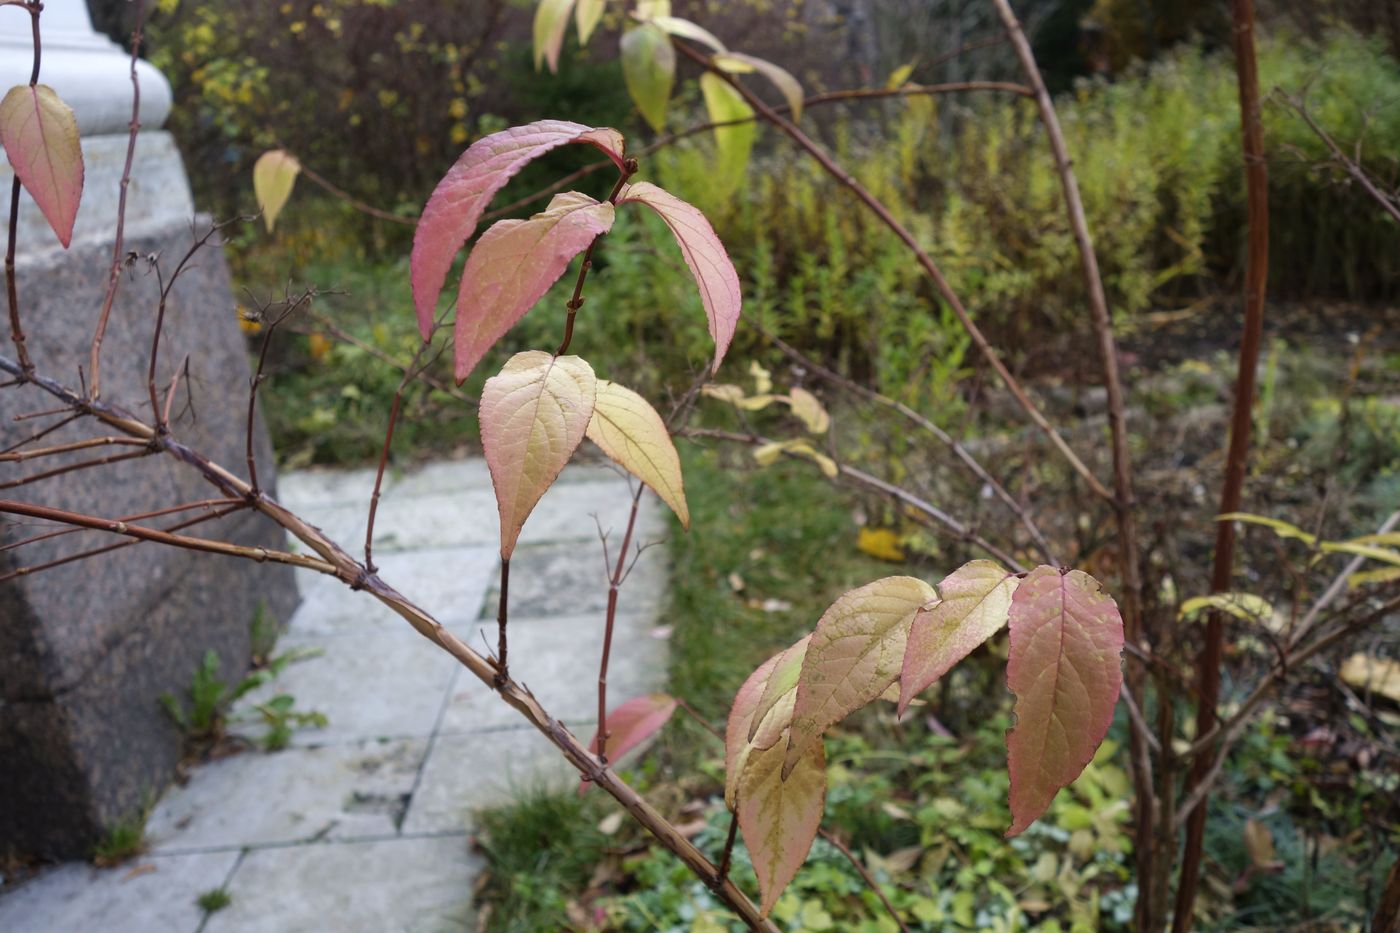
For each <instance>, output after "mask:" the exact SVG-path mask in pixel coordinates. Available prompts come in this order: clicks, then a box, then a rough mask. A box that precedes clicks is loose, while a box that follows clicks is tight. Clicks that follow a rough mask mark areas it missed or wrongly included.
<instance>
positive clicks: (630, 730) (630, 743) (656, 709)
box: [578, 693, 676, 794]
mask: <svg viewBox="0 0 1400 933" xmlns="http://www.w3.org/2000/svg"><path fill="white" fill-rule="evenodd" d="M675 711H676V699H675V697H672V696H669V695H667V694H665V693H652V694H648V695H647V696H644V697H636V698H635V699H631V700H628V701H627V702H626V703H623V704H622V705H621V706H619V707H617V708H616V709H613V710H610V711H609V712H608V749H607V751H608V761H610V762H612V761H617V760H618V759H619V758H621V757H622V756H623V755H625V754H627V753H628V752H630V751H631V750H632V749H634V748H636V747H637V746H638V745H640V744H642V743H643V742H645V741H646V740H647V739H649V738H651V737H652V736H653V735H655V734H656V733H657V732H659V731H661V727H662V726H664V725H666V723H667V722H669V721H670V719H671V715H672V714H673V713H675ZM588 750H589V751H590V752H593V753H595V754H596V753H597V751H598V734H597V733H596V732H595V733H593V741H592V742H589V743H588ZM588 783H589V782H587V781H580V782H579V788H578V790H579V793H580V794H581V793H583V792H584V791H585V790H587V789H588Z"/></svg>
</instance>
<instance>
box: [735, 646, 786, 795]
mask: <svg viewBox="0 0 1400 933" xmlns="http://www.w3.org/2000/svg"><path fill="white" fill-rule="evenodd" d="M783 654H784V652H782V651H780V652H778V653H777V654H775V655H773V656H772V657H771V658H769V659H768V660H767V661H764V662H763V663H762V664H760V665H759V666H758V667H757V668H756V669H755V670H754V672H753V673H752V674H750V675H749V676H748V679H747V680H745V681H744V684H743V686H741V687H740V688H739V692H738V693H736V694H735V695H734V705H733V706H732V707H730V709H729V720H728V722H727V723H726V724H725V729H724V802H725V803H726V804H727V805H728V806H729V809H731V810H733V809H734V801H735V794H736V792H737V791H738V789H739V775H740V773H741V771H742V770H743V765H744V762H745V761H747V759H748V755H749V753H750V752H751V751H752V750H753V749H752V745H751V743H750V740H749V734H750V732H751V731H754V730H756V729H757V728H758V727H757V724H756V723H755V721H754V714H755V713H756V712H757V710H758V703H759V700H761V699H762V697H763V691H764V688H765V687H766V686H767V684H768V678H769V676H770V675H771V674H772V673H773V668H774V666H775V665H776V664H777V663H778V661H779V660H780V659H781V658H782V657H783Z"/></svg>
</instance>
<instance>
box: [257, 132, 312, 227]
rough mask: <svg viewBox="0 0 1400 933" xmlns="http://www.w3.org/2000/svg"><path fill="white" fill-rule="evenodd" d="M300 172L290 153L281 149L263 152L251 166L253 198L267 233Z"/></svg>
mask: <svg viewBox="0 0 1400 933" xmlns="http://www.w3.org/2000/svg"><path fill="white" fill-rule="evenodd" d="M299 172H301V163H300V162H298V161H297V160H296V158H295V157H294V156H292V155H291V153H288V152H283V151H282V150H281V149H273V150H270V151H268V152H264V153H263V154H262V155H261V156H259V157H258V161H257V162H256V163H254V165H253V196H254V197H255V198H257V201H258V209H259V210H261V211H262V214H263V222H264V223H266V224H267V231H268V232H269V233H271V232H272V227H273V225H274V224H276V223H277V215H278V214H280V213H281V212H282V207H283V205H285V204H286V203H287V198H289V197H291V196H292V185H294V184H295V183H296V180H297V174H298V173H299Z"/></svg>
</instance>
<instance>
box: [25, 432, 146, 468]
mask: <svg viewBox="0 0 1400 933" xmlns="http://www.w3.org/2000/svg"><path fill="white" fill-rule="evenodd" d="M113 445H116V446H123V447H145V446H147V443H146V441H140V440H137V439H136V438H134V437H90V438H88V439H87V440H85V441H70V442H68V443H67V444H54V445H52V446H50V447H39V448H36V449H34V450H20V451H15V452H13V453H9V452H7V453H3V454H0V463H18V462H20V461H23V460H35V459H38V458H39V457H51V456H53V455H54V454H66V453H70V452H72V451H75V450H87V449H89V448H92V447H108V446H113Z"/></svg>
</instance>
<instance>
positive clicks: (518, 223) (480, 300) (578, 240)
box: [454, 191, 614, 383]
mask: <svg viewBox="0 0 1400 933" xmlns="http://www.w3.org/2000/svg"><path fill="white" fill-rule="evenodd" d="M613 216H614V211H613V206H612V205H611V204H609V203H608V202H606V201H603V202H598V201H595V200H593V199H592V198H590V197H589V196H588V195H586V194H579V193H578V192H576V191H570V192H567V193H565V194H557V195H555V196H554V199H553V200H551V201H550V202H549V207H548V208H547V209H546V210H545V211H544V212H543V213H541V214H536V215H535V216H534V217H531V218H530V219H529V220H502V221H501V222H500V223H497V224H495V225H494V226H492V227H491V228H490V229H488V230H487V231H486V232H485V233H483V234H482V235H481V239H480V240H478V241H477V243H476V246H475V247H473V248H472V251H471V252H470V253H469V254H468V255H467V264H466V266H465V268H463V270H462V284H461V287H460V289H459V290H458V293H457V322H456V331H455V334H456V335H455V338H454V344H455V347H456V349H455V353H456V361H455V371H456V375H457V381H458V382H459V383H460V382H462V381H463V380H465V379H466V378H467V376H469V375H471V371H472V370H473V369H474V368H476V364H477V363H479V362H481V358H482V357H483V356H485V355H486V352H487V351H488V350H490V349H491V347H492V346H494V345H495V343H496V341H498V340H500V339H501V337H503V336H504V335H505V333H506V331H508V330H510V329H511V328H512V327H514V326H515V323H516V322H517V321H519V320H520V319H521V318H522V317H524V316H525V312H527V311H529V310H530V309H531V308H533V307H534V306H535V302H537V301H539V300H540V299H541V298H542V297H544V294H545V292H547V291H549V287H550V286H551V285H553V284H554V283H555V282H556V281H558V280H559V277H560V276H561V275H563V274H564V270H566V269H567V268H569V263H570V262H572V261H573V258H574V257H575V256H577V255H578V254H579V253H581V252H583V251H584V250H585V249H587V248H588V244H590V243H592V242H593V240H594V239H595V238H597V237H599V236H602V235H603V234H604V233H607V232H608V231H609V230H611V229H612V225H613Z"/></svg>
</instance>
